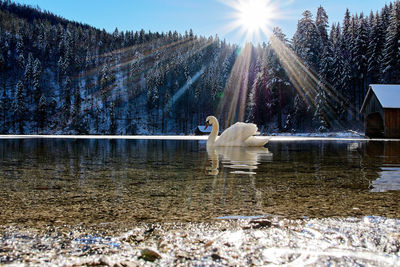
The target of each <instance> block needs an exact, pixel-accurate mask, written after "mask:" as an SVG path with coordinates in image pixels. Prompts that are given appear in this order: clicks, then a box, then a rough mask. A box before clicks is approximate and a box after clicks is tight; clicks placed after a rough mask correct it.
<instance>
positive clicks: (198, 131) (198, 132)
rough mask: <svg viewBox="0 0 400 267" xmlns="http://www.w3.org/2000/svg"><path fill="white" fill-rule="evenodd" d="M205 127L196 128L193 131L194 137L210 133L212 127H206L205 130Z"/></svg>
mask: <svg viewBox="0 0 400 267" xmlns="http://www.w3.org/2000/svg"><path fill="white" fill-rule="evenodd" d="M205 128H206V126H204V125H199V126H197V127H196V130H195V131H194V133H195V134H196V135H207V134H210V133H211V131H212V126H208V127H207V129H205Z"/></svg>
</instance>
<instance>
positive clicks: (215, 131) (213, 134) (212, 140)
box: [207, 121, 219, 145]
mask: <svg viewBox="0 0 400 267" xmlns="http://www.w3.org/2000/svg"><path fill="white" fill-rule="evenodd" d="M218 131H219V123H218V121H215V122H214V123H213V124H212V130H211V134H210V135H209V136H208V141H207V145H213V144H214V143H215V141H216V140H217V136H218Z"/></svg>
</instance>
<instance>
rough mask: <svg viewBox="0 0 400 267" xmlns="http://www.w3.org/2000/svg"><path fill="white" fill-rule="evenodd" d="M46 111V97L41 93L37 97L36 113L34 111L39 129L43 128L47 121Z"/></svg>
mask: <svg viewBox="0 0 400 267" xmlns="http://www.w3.org/2000/svg"><path fill="white" fill-rule="evenodd" d="M46 113H47V101H46V97H45V96H44V95H41V97H40V99H39V104H38V110H37V113H36V116H37V119H36V121H37V126H38V128H39V129H41V130H43V128H44V126H45V125H46V122H47V119H46V118H47V117H46Z"/></svg>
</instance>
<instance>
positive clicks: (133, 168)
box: [0, 139, 399, 222]
mask: <svg viewBox="0 0 400 267" xmlns="http://www.w3.org/2000/svg"><path fill="white" fill-rule="evenodd" d="M398 151H399V147H398V143H396V144H394V146H393V144H389V143H384V144H383V145H382V143H378V144H375V143H373V142H368V143H367V142H319V141H316V142H270V143H269V144H268V149H261V151H257V150H255V151H254V150H252V149H251V148H250V149H243V148H238V150H235V149H233V148H221V149H216V150H215V151H206V145H205V143H204V142H197V141H162V140H147V141H146V140H122V139H121V140H104V139H90V140H85V139H76V140H73V139H18V140H0V186H1V188H3V191H1V190H0V193H2V194H3V197H4V196H6V197H8V194H6V193H4V192H5V190H9V189H7V188H10V186H11V188H14V192H18V193H21V194H19V195H18V196H23V197H24V199H22V200H21V203H20V204H18V203H17V204H15V206H18V205H20V207H21V209H22V208H25V209H26V205H25V204H24V201H26V200H28V202H27V203H34V204H35V205H32V206H31V207H32V209H34V208H37V207H42V208H44V209H49V208H51V209H53V206H54V207H57V209H58V210H59V211H57V209H55V211H54V212H55V214H54V216H60V217H63V216H65V217H66V218H67V216H74V217H73V218H75V219H74V220H91V221H96V220H99V221H102V222H104V221H114V220H115V221H123V220H127V219H129V220H131V221H132V222H135V221H157V220H177V219H179V220H180V219H182V220H204V219H212V218H216V217H218V216H222V215H232V214H233V215H235V214H239V215H254V214H265V213H272V214H282V215H287V216H292V215H293V216H302V215H308V216H321V215H329V216H330V215H337V214H339V215H342V214H344V215H346V214H352V213H351V209H352V207H353V206H354V205H356V204H357V205H364V204H365V203H367V202H365V203H364V204H363V199H364V198H366V197H371V195H372V197H375V195H376V194H372V193H369V190H368V186H369V185H370V184H369V182H368V181H375V180H376V179H377V178H379V177H380V172H381V168H382V166H384V165H385V164H389V163H390V164H395V163H396V161H397V162H398V160H399V158H398V154H399V153H398ZM396 153H397V154H396ZM207 167H208V169H206V168H207ZM237 168H239V169H237ZM205 170H206V172H214V173H211V174H213V176H210V175H207V174H206V173H205ZM237 170H240V171H243V172H245V173H247V174H243V173H242V174H240V173H237V172H236V173H235V171H237ZM232 172H234V173H232ZM254 173H255V174H254ZM46 188H47V189H49V190H45V189H46ZM39 189H40V190H39ZM35 190H36V191H35ZM13 194H14V193H13ZM368 194H369V195H368ZM11 196H12V195H11V194H10V197H11ZM0 198H1V195H0ZM379 198H380V199H374V200H373V201H370V202H368V203H367V204H365V205H364V206H365V207H364V209H365V211H364V210H363V212H365V213H366V214H367V213H368V210H367V208H368V205H372V204H370V203H374V204H373V205H375V203H376V205H379V203H380V202H382V201H383V202H388V201H389V202H390V201H391V200H390V199H387V197H386V196H379ZM342 200H343V201H345V203H344V204H342V206H343V208H342V210H341V211H338V210H337V207H336V205H337V203H339V202H341V201H342ZM346 201H347V202H346ZM351 201H353V202H351ZM354 203H356V204H354ZM0 208H1V204H0ZM16 209H17V208H15V210H14V211H17V210H16ZM76 210H78V211H79V212H78V211H76ZM349 210H350V211H349ZM72 211H74V212H75V213H72ZM383 211H384V210H383ZM35 212H36V213H37V211H35ZM17 213H18V212H15V213H14V214H15V216H17ZM382 214H383V215H384V213H382ZM21 216H32V217H34V216H36V215H35V214H34V212H33V211H32V215H21ZM0 219H1V215H0ZM68 220H72V219H70V217H68V218H67V219H66V221H68ZM0 221H1V220H0ZM71 222H72V221H71Z"/></svg>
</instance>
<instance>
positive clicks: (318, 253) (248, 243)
mask: <svg viewBox="0 0 400 267" xmlns="http://www.w3.org/2000/svg"><path fill="white" fill-rule="evenodd" d="M0 233H1V235H0V264H4V265H20V264H28V265H31V266H53V265H58V266H82V265H91V266H92V265H103V266H149V265H154V266H156V265H157V266H264V265H289V266H302V265H309V266H359V265H361V266H399V265H400V252H399V249H400V220H396V219H386V218H384V217H363V218H346V219H337V218H336V219H301V220H289V219H283V218H280V217H263V218H252V219H247V220H219V221H215V222H210V223H162V224H140V225H138V226H137V227H135V228H132V229H129V230H126V231H119V232H115V231H113V230H107V227H104V228H103V229H101V227H100V228H99V227H95V228H79V227H78V228H77V227H71V228H70V227H67V226H64V227H57V228H54V227H48V228H47V229H43V230H40V231H39V230H31V229H22V228H16V227H12V226H9V227H3V228H0Z"/></svg>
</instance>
